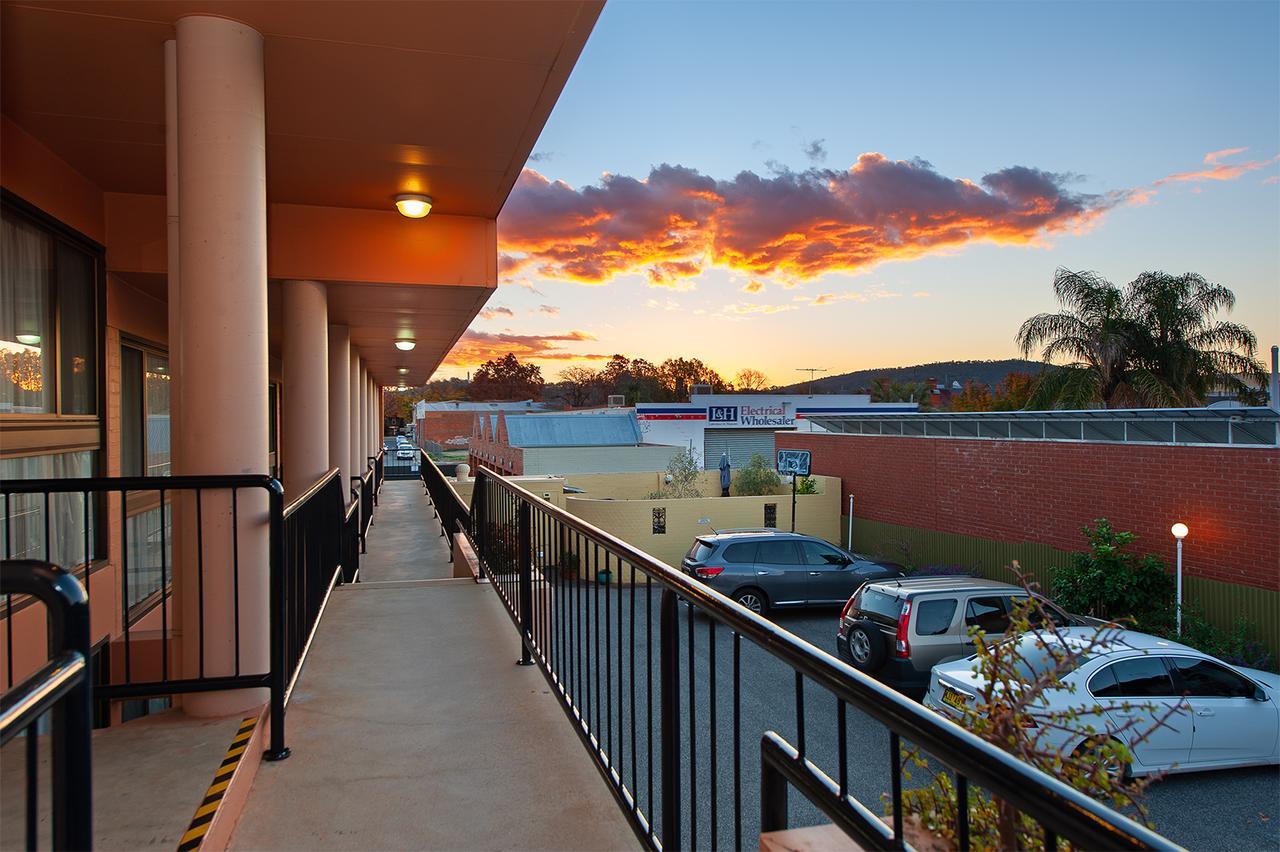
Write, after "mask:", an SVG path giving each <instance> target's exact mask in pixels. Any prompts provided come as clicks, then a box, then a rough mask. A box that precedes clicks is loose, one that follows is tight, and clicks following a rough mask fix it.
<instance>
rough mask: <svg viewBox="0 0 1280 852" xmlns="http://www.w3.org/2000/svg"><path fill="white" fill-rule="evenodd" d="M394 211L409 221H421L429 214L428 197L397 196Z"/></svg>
mask: <svg viewBox="0 0 1280 852" xmlns="http://www.w3.org/2000/svg"><path fill="white" fill-rule="evenodd" d="M396 209H397V210H399V211H400V215H401V216H405V217H407V218H409V219H423V218H425V217H426V215H427V214H428V213H430V212H431V196H430V195H397V196H396Z"/></svg>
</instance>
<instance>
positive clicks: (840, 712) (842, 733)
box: [836, 698, 849, 799]
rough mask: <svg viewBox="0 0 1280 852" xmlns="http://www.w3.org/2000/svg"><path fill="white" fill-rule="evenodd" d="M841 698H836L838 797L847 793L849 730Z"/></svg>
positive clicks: (842, 796)
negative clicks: (838, 767) (838, 763)
mask: <svg viewBox="0 0 1280 852" xmlns="http://www.w3.org/2000/svg"><path fill="white" fill-rule="evenodd" d="M845 712H846V711H845V703H844V699H843V698H837V699H836V752H837V753H838V754H839V761H840V798H842V799H843V798H844V797H845V796H848V795H849V742H848V740H849V730H848V724H847V723H846V721H845Z"/></svg>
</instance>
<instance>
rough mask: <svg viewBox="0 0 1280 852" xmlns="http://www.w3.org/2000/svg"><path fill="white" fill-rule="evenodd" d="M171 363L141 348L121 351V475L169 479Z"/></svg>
mask: <svg viewBox="0 0 1280 852" xmlns="http://www.w3.org/2000/svg"><path fill="white" fill-rule="evenodd" d="M169 383H170V378H169V359H168V358H167V357H165V356H164V355H162V354H159V353H156V352H152V351H149V350H144V349H142V348H141V347H136V346H129V345H121V347H120V472H121V474H122V475H124V476H168V475H169V474H170V472H171V469H170V464H169Z"/></svg>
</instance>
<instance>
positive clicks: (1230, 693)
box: [1169, 657, 1258, 698]
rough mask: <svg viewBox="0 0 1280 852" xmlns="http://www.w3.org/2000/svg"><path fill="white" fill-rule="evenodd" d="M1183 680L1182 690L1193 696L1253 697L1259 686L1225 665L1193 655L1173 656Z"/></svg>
mask: <svg viewBox="0 0 1280 852" xmlns="http://www.w3.org/2000/svg"><path fill="white" fill-rule="evenodd" d="M1169 662H1171V663H1173V668H1174V670H1175V671H1176V672H1177V673H1178V676H1179V678H1180V679H1181V681H1182V689H1181V690H1180V691H1181V692H1185V693H1186V694H1187V695H1189V696H1191V697H1192V698H1253V694H1254V693H1255V692H1256V691H1257V689H1258V688H1257V686H1255V685H1254V683H1253V682H1252V681H1250V680H1248V679H1247V678H1244V677H1241V676H1240V675H1238V674H1236V673H1235V672H1233V671H1231V670H1230V669H1228V668H1226V667H1225V666H1220V665H1218V664H1217V663H1214V662H1210V661H1209V660H1197V659H1194V658H1192V657H1172V658H1171V659H1170V660H1169Z"/></svg>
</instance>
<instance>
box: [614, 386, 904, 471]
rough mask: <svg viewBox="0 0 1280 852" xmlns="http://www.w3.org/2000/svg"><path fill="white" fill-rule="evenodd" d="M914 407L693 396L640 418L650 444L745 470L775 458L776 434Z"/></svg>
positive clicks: (648, 409)
mask: <svg viewBox="0 0 1280 852" xmlns="http://www.w3.org/2000/svg"><path fill="white" fill-rule="evenodd" d="M917 408H918V406H917V405H916V404H914V403H900V402H889V403H882V402H872V401H871V397H870V395H868V394H820V395H811V396H803V395H794V394H793V395H785V394H710V393H705V394H701V393H695V394H691V395H690V397H689V401H688V402H676V403H669V402H641V403H637V404H636V418H637V420H638V421H639V423H640V429H641V432H642V433H643V434H644V439H645V440H646V441H649V442H651V443H654V444H675V445H677V446H682V447H686V448H688V449H690V450H692V451H693V453H694V455H695V456H697V458H698V459H700V460H701V461H702V464H703V466H704V467H705V468H707V469H711V468H714V467H717V466H719V464H720V457H721V455H727V456H728V457H729V465H730V467H735V468H736V467H741V466H743V465H744V464H746V463H747V462H748V461H749V460H750V458H751V456H752V455H753V454H755V453H759V454H761V455H763V456H764V457H765V458H768V459H772V458H773V443H774V442H773V433H774V432H776V431H780V430H783V431H798V432H821V431H824V427H823V426H822V425H821V424H820V423H819V422H817V421H815V419H814V418H815V417H819V416H827V415H851V414H864V413H886V412H899V413H900V412H908V411H915V410H916V409H917Z"/></svg>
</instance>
